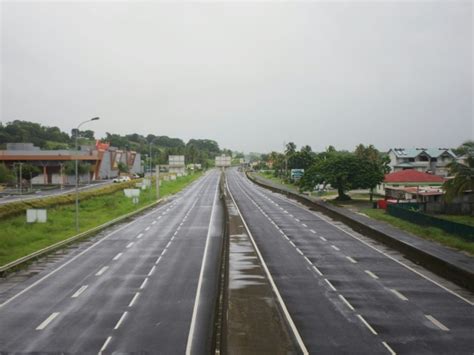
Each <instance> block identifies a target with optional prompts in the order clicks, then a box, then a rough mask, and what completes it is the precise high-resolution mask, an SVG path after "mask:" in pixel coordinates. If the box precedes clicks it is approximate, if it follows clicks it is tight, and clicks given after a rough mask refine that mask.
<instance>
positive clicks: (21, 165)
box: [19, 163, 23, 196]
mask: <svg viewBox="0 0 474 355" xmlns="http://www.w3.org/2000/svg"><path fill="white" fill-rule="evenodd" d="M19 164H20V196H21V195H22V193H23V189H22V187H23V186H22V183H23V178H22V167H23V163H19Z"/></svg>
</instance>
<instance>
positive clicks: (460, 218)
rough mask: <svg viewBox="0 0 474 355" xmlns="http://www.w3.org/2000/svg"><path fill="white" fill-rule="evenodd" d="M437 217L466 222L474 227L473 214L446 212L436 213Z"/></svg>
mask: <svg viewBox="0 0 474 355" xmlns="http://www.w3.org/2000/svg"><path fill="white" fill-rule="evenodd" d="M434 217H436V218H441V219H446V220H448V221H451V222H457V223H461V224H466V225H468V226H473V227H474V217H472V216H452V215H446V214H436V215H434Z"/></svg>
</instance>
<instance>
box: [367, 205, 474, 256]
mask: <svg viewBox="0 0 474 355" xmlns="http://www.w3.org/2000/svg"><path fill="white" fill-rule="evenodd" d="M361 212H362V213H364V214H366V215H367V216H369V217H371V218H374V219H377V220H379V221H383V222H387V223H389V224H391V225H392V226H394V227H397V228H399V229H402V230H404V231H407V232H409V233H412V234H414V235H416V236H419V237H421V238H424V239H429V240H433V241H436V242H438V243H440V244H443V245H445V246H448V247H452V248H455V249H458V250H462V251H466V252H468V253H469V254H471V255H474V243H469V242H466V241H464V240H462V239H460V238H459V237H458V236H456V235H453V234H449V233H446V232H444V231H443V230H441V229H439V228H434V227H427V226H420V225H418V224H414V223H410V222H407V221H404V220H402V219H400V218H397V217H394V216H391V215H389V214H388V213H385V210H381V209H372V208H365V209H362V210H361Z"/></svg>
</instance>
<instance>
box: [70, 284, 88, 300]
mask: <svg viewBox="0 0 474 355" xmlns="http://www.w3.org/2000/svg"><path fill="white" fill-rule="evenodd" d="M87 287H88V285H84V286H81V287H80V288H79V290H77V291H76V293H74V294H73V295H72V296H71V298H77V297H79V296H80V295H81V293H83V292H84V291H85V290H86V289H87Z"/></svg>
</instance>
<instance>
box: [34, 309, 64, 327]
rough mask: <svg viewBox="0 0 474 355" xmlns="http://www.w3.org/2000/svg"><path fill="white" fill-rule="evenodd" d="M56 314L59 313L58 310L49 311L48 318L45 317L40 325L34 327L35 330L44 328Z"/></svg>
mask: <svg viewBox="0 0 474 355" xmlns="http://www.w3.org/2000/svg"><path fill="white" fill-rule="evenodd" d="M58 315H59V312H54V313H51V314H50V316H49V317H48V318H46V319H45V320H44V321H43V322H42V323H41V324H40V325H38V326H37V327H36V330H43V329H45V328H46V327H47V326H48V325H49V323H51V322H52V321H53V320H54V318H56V317H57V316H58Z"/></svg>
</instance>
